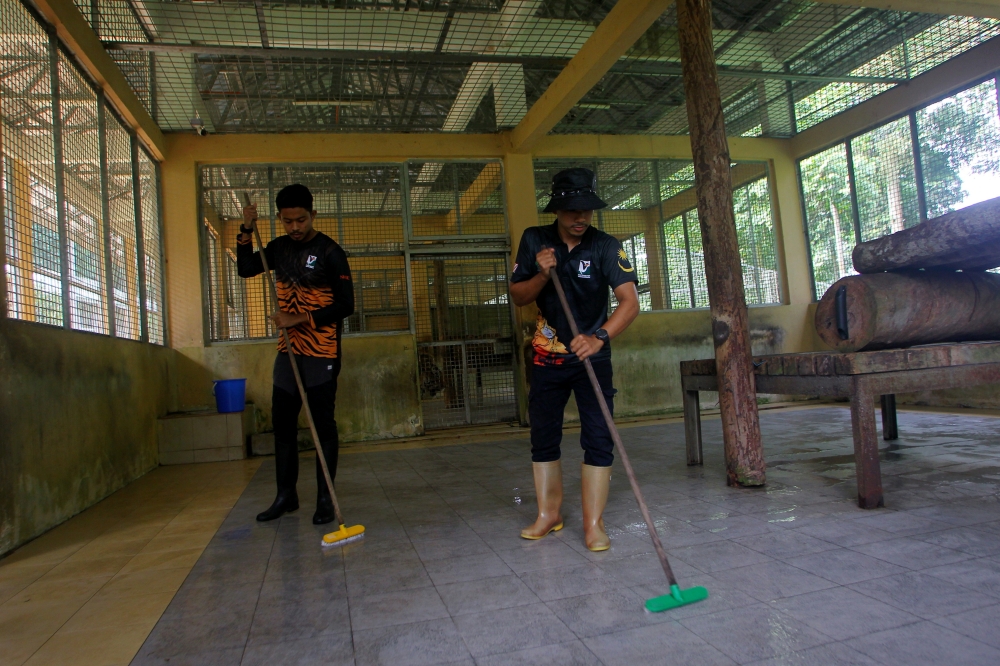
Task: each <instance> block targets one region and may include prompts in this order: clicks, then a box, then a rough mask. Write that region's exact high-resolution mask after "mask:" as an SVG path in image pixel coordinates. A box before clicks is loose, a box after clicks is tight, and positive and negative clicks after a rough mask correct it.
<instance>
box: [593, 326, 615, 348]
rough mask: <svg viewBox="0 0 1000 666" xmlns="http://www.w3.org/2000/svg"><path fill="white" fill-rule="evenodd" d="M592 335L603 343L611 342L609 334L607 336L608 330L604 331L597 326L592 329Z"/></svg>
mask: <svg viewBox="0 0 1000 666" xmlns="http://www.w3.org/2000/svg"><path fill="white" fill-rule="evenodd" d="M594 337H595V338H597V339H598V340H600V341H601V342H603V343H604V344H608V343H609V342H611V336H609V335H608V332H607V331H605V330H604V329H603V328H599V329H597V330H596V331H594Z"/></svg>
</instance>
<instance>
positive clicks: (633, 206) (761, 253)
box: [534, 159, 781, 312]
mask: <svg viewBox="0 0 1000 666" xmlns="http://www.w3.org/2000/svg"><path fill="white" fill-rule="evenodd" d="M534 166H535V194H536V202H537V206H538V211H539V220H538V223H539V224H550V223H551V222H552V221H553V219H554V215H552V214H546V213H542V209H543V208H544V207H545V206H546V205H547V204H548V201H549V197H548V193H549V191H550V189H551V182H552V176H553V175H554V174H555V173H556V172H558V171H560V170H562V169H566V168H570V167H581V166H582V167H587V168H590V169H592V170H593V171H594V172H595V173H596V174H597V192H598V195H599V196H600V197H601V198H602V199H603V200H604V201H605V202H606V203H607V204H608V207H607V208H605V209H602V210H598V211H595V215H594V221H593V224H594V225H595V226H596V227H597V228H598V229H601V230H602V231H604V232H606V233H609V234H611V235H613V236H615V237H616V238H618V239H619V240H620V241H621V243H622V248H623V249H624V250H625V253H626V255H627V256H628V257H629V260H630V261H631V263H632V265H633V266H634V267H635V268H636V277H637V279H638V280H639V283H638V285H637V287H638V291H639V307H640V310H641V311H643V312H648V311H656V310H670V309H686V308H703V307H708V304H709V303H708V282H707V280H706V278H705V261H704V254H703V250H702V242H701V227H700V225H699V222H698V211H697V204H698V201H697V197H696V195H695V190H694V167H693V165H692V163H691V162H690V161H687V160H590V161H588V160H563V159H553V160H535V163H534ZM731 174H732V180H733V186H734V189H733V203H734V210H735V213H736V228H737V232H738V237H739V244H740V256H741V259H742V263H743V282H744V285H745V291H746V299H747V303H750V304H765V303H780V302H781V286H780V279H779V273H778V261H777V254H776V245H775V243H776V240H775V236H774V221H773V214H772V207H771V195H770V186H769V180H768V171H767V165H766V164H763V163H756V162H743V163H736V164H733V166H732V170H731ZM610 300H611V303H610V306H609V307H611V309H613V308H614V307H615V305H616V303H615V299H614V298H611V299H610Z"/></svg>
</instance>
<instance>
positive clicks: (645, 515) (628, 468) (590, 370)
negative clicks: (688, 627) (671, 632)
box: [549, 266, 677, 585]
mask: <svg viewBox="0 0 1000 666" xmlns="http://www.w3.org/2000/svg"><path fill="white" fill-rule="evenodd" d="M557 270H558V267H555V266H554V267H552V268H551V269H550V270H549V275H551V276H552V284H554V285H555V287H556V293H557V294H558V295H559V302H560V303H561V304H562V309H563V312H565V313H566V319H568V320H569V328H570V330H571V331H572V332H573V337H574V338H575V337H576V336H578V335H580V329H578V328H577V326H576V319H574V318H573V312H572V311H571V310H570V309H569V303H568V302H567V301H566V293H565V292H564V291H563V288H562V283H561V282H559V275H558V274H557V272H556V271H557ZM583 365H584V367H586V368H587V376H588V377H590V385H591V386H593V387H594V394H595V395H596V396H597V402H598V403H600V405H601V414H603V415H604V422H605V423H607V424H608V430H610V431H611V438H612V439H613V440H614V441H615V446H617V447H618V454H619V455H620V456H621V457H622V465H623V466H624V467H625V474H626V475H627V476H628V482H629V483H630V484H632V493H633V494H634V495H635V501H636V502H638V503H639V511H641V512H642V519H643V520H645V521H646V527H648V528H649V536H650V537H652V539H653V548H655V549H656V556H657V557H659V558H660V565H661V566H662V567H663V573H665V574H666V575H667V582H668V583H670V585H677V579H676V578H675V577H674V570H673V569H671V568H670V562H668V561H667V554H666V552H664V550H663V544H662V543H660V537H659V535H658V534H657V533H656V526H655V525H653V519H652V518H650V517H649V508H648V507H647V506H646V500H644V499H643V497H642V490H640V489H639V482H638V481H636V479H635V471H634V470H633V469H632V463H631V462H630V461H629V459H628V454H627V453H625V445H624V444H622V438H621V436H620V435H619V434H618V428H617V427H615V420H614V419H613V418H612V417H611V410H610V409H608V403H607V401H606V400H605V399H604V392H603V391H601V383H600V382H598V381H597V375H596V374H594V366H593V365H591V363H590V359H589V358H585V359H583Z"/></svg>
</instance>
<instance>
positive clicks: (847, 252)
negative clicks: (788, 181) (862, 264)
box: [799, 144, 856, 299]
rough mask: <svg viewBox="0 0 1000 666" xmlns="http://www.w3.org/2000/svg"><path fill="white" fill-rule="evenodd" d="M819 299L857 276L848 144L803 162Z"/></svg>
mask: <svg viewBox="0 0 1000 666" xmlns="http://www.w3.org/2000/svg"><path fill="white" fill-rule="evenodd" d="M799 173H800V174H801V183H802V197H803V201H804V202H805V209H806V227H807V231H808V234H809V250H810V256H811V257H812V269H813V281H814V284H815V287H816V294H815V295H816V298H817V299H818V298H820V297H821V296H822V295H823V294H825V293H826V290H827V289H829V288H830V285H832V284H833V283H834V282H836V281H837V280H839V279H840V278H842V277H844V276H845V275H853V274H854V273H855V271H854V265H853V263H852V262H851V251H852V250H853V249H854V245H855V242H856V241H855V235H854V213H853V212H852V208H851V185H850V182H849V180H848V171H847V147H846V146H845V145H844V144H839V145H836V146H834V147H833V148H829V149H827V150H825V151H823V152H822V153H819V154H817V155H814V156H812V157H810V158H808V159H804V160H802V161H801V162H799Z"/></svg>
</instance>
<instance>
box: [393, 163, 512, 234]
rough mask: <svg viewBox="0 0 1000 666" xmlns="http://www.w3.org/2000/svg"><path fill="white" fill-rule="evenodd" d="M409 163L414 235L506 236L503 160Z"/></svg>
mask: <svg viewBox="0 0 1000 666" xmlns="http://www.w3.org/2000/svg"><path fill="white" fill-rule="evenodd" d="M407 167H408V169H409V183H410V210H411V212H412V234H413V237H414V239H427V240H430V239H444V238H449V237H468V236H504V235H506V233H507V220H506V217H505V215H504V202H503V187H502V184H503V170H502V167H501V164H500V162H498V161H473V162H409V163H408V164H407Z"/></svg>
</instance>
